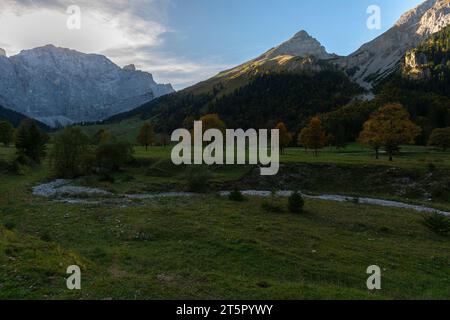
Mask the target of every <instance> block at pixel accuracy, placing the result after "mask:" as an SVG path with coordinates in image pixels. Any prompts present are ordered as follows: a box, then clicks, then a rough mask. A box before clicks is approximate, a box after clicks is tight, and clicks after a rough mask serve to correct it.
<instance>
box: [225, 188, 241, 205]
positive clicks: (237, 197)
mask: <svg viewBox="0 0 450 320" xmlns="http://www.w3.org/2000/svg"><path fill="white" fill-rule="evenodd" d="M228 199H230V200H231V201H236V202H242V201H245V198H244V195H243V194H242V192H241V191H240V190H238V189H234V190H233V191H231V193H230V195H229V196H228Z"/></svg>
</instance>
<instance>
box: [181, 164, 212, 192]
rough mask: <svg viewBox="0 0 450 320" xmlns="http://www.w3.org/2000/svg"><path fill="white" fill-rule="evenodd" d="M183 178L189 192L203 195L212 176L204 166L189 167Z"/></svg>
mask: <svg viewBox="0 0 450 320" xmlns="http://www.w3.org/2000/svg"><path fill="white" fill-rule="evenodd" d="M185 178H186V181H187V185H188V189H189V191H190V192H197V193H205V192H207V191H208V188H209V183H210V181H211V179H212V178H213V174H212V173H211V171H210V170H209V169H208V168H206V167H204V166H190V167H188V168H187V170H186V171H185Z"/></svg>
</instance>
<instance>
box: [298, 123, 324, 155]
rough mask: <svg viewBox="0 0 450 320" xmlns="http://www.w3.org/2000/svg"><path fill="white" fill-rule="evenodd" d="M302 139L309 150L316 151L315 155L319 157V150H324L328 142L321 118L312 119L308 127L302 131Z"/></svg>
mask: <svg viewBox="0 0 450 320" xmlns="http://www.w3.org/2000/svg"><path fill="white" fill-rule="evenodd" d="M300 138H301V140H302V141H303V143H304V145H305V146H306V147H307V148H308V149H311V150H314V155H315V156H316V157H317V156H318V155H319V150H320V149H323V147H325V145H326V142H327V137H326V134H325V131H324V130H323V128H322V122H321V120H320V118H319V117H314V118H312V119H311V121H310V122H309V125H308V127H306V128H305V129H303V130H302V133H301V134H300ZM303 143H302V144H303Z"/></svg>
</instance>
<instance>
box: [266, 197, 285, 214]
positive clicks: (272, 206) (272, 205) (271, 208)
mask: <svg viewBox="0 0 450 320" xmlns="http://www.w3.org/2000/svg"><path fill="white" fill-rule="evenodd" d="M261 208H263V210H264V211H267V212H272V213H282V212H283V206H282V205H281V204H280V203H279V202H278V201H273V200H265V201H263V203H262V205H261Z"/></svg>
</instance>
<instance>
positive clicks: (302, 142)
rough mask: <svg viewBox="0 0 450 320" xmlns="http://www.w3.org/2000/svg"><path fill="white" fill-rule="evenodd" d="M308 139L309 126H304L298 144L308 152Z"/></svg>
mask: <svg viewBox="0 0 450 320" xmlns="http://www.w3.org/2000/svg"><path fill="white" fill-rule="evenodd" d="M308 139H309V128H308V127H306V128H303V129H302V131H300V134H299V136H298V144H299V145H301V146H302V147H304V148H305V151H306V152H308Z"/></svg>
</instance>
